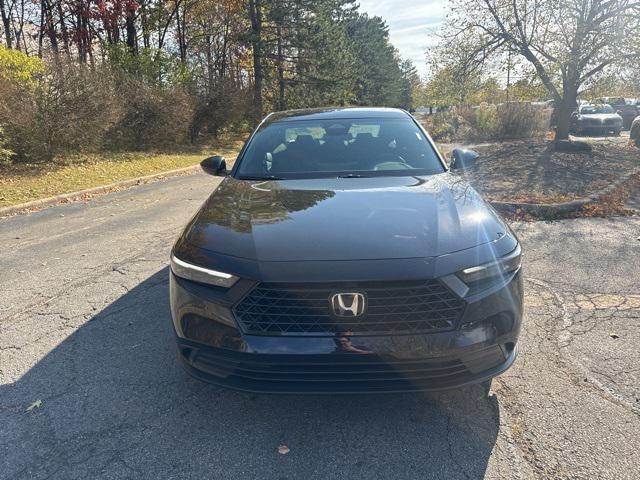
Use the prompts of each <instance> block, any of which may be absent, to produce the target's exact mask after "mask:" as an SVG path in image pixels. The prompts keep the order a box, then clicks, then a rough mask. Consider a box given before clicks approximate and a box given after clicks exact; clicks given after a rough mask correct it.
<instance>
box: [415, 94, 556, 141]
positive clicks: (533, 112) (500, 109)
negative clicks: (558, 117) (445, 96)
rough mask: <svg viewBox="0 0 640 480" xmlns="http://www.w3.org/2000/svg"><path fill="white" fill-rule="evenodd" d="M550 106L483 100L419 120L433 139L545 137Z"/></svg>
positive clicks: (547, 129) (468, 139)
mask: <svg viewBox="0 0 640 480" xmlns="http://www.w3.org/2000/svg"><path fill="white" fill-rule="evenodd" d="M550 117H551V110H550V109H544V108H536V107H533V106H532V105H531V104H530V103H526V102H522V103H504V104H500V105H493V104H488V103H482V104H480V105H479V106H477V107H469V106H462V107H453V108H451V109H448V110H445V111H442V112H436V113H433V114H431V115H421V116H419V118H420V120H421V121H422V123H423V124H424V126H425V128H426V129H427V131H428V132H429V133H430V134H431V136H432V137H433V139H434V140H436V141H439V142H452V141H460V142H469V141H478V140H506V139H519V138H533V137H544V136H545V135H546V134H547V133H548V132H549V120H550Z"/></svg>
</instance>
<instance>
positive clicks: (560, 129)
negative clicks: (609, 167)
mask: <svg viewBox="0 0 640 480" xmlns="http://www.w3.org/2000/svg"><path fill="white" fill-rule="evenodd" d="M448 25H449V27H448V28H449V29H448V31H447V33H446V34H445V37H446V39H447V41H448V42H456V40H457V39H458V38H463V37H464V38H468V35H469V33H470V32H472V33H473V34H474V35H475V36H476V39H477V41H476V42H474V43H473V45H472V47H471V51H470V52H469V55H468V56H467V58H468V61H469V63H471V64H475V65H478V64H482V63H484V62H485V61H487V59H488V58H490V57H491V56H495V55H497V54H504V53H507V52H510V53H511V54H513V55H515V56H517V57H519V58H520V59H521V60H522V61H525V62H528V63H529V64H531V65H532V66H533V68H534V69H535V72H536V74H537V76H538V77H539V78H540V80H541V81H542V83H543V84H544V86H545V87H546V88H547V90H548V91H549V92H550V94H551V96H552V97H553V99H554V100H555V104H556V116H557V131H556V140H563V139H567V138H568V136H569V120H570V116H571V112H572V111H573V109H574V108H575V107H576V105H577V97H578V93H579V92H580V89H581V87H582V86H583V85H584V84H585V83H587V82H588V81H590V80H591V79H592V78H594V77H595V76H597V75H599V74H602V72H604V71H605V70H606V69H607V68H608V67H610V66H615V65H619V64H620V63H623V62H626V61H629V60H631V59H634V58H640V49H638V45H637V41H636V40H635V38H634V37H635V35H636V34H637V31H638V28H640V1H638V0H453V6H452V15H451V16H450V17H449V23H448ZM634 42H635V44H634Z"/></svg>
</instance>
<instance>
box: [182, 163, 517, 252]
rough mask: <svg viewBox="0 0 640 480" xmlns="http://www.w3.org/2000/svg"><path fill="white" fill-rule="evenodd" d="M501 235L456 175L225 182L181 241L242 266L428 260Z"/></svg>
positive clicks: (492, 218) (498, 225)
mask: <svg viewBox="0 0 640 480" xmlns="http://www.w3.org/2000/svg"><path fill="white" fill-rule="evenodd" d="M507 233H508V229H507V227H506V226H505V224H504V223H503V222H502V221H501V220H500V219H499V218H498V216H497V215H496V213H495V212H494V211H493V209H492V208H490V207H489V206H488V205H487V204H486V203H485V202H484V200H482V198H481V197H480V196H479V195H478V194H477V193H476V191H475V190H474V189H473V188H471V187H470V186H469V185H468V184H467V183H466V182H464V181H463V180H462V179H461V178H460V177H458V176H456V175H453V174H450V173H443V174H439V175H432V176H428V177H373V178H337V179H312V180H285V181H264V182H256V181H245V180H237V179H234V178H231V177H229V178H226V179H225V180H224V181H223V182H222V183H221V185H220V186H219V187H218V188H217V189H216V191H215V192H214V193H213V194H212V195H211V196H210V197H209V199H208V200H207V201H206V202H205V204H204V205H203V206H202V208H201V209H200V211H199V212H198V213H197V214H196V216H195V217H194V218H193V219H192V221H191V223H190V224H189V225H188V227H187V228H186V230H185V232H184V234H183V236H182V238H181V239H180V241H179V243H182V244H184V243H187V244H188V245H189V247H190V248H191V249H193V248H195V249H204V250H206V251H210V252H216V253H219V254H224V255H231V256H235V257H241V258H245V259H251V260H257V261H265V262H278V261H317V260H334V261H335V260H360V259H361V260H365V259H366V260H374V259H394V258H417V257H433V256H439V255H444V254H447V253H452V252H456V251H459V250H464V249H468V248H471V247H474V246H477V245H480V244H484V243H488V242H492V241H495V240H497V239H499V238H500V237H502V236H504V235H505V234H507Z"/></svg>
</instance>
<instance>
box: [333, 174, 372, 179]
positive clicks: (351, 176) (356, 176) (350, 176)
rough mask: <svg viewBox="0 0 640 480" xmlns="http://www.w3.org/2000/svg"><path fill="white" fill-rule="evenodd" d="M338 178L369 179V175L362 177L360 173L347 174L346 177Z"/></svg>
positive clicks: (340, 176) (339, 176)
mask: <svg viewBox="0 0 640 480" xmlns="http://www.w3.org/2000/svg"><path fill="white" fill-rule="evenodd" d="M338 178H369V175H361V174H359V173H345V174H344V175H338Z"/></svg>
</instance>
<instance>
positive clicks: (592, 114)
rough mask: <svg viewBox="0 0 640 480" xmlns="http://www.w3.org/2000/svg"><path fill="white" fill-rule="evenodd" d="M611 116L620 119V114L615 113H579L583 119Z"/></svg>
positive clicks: (600, 118) (605, 118)
mask: <svg viewBox="0 0 640 480" xmlns="http://www.w3.org/2000/svg"><path fill="white" fill-rule="evenodd" d="M611 118H615V119H621V117H620V115H618V114H617V113H587V114H585V113H581V114H580V119H585V120H600V121H603V120H607V119H611Z"/></svg>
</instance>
